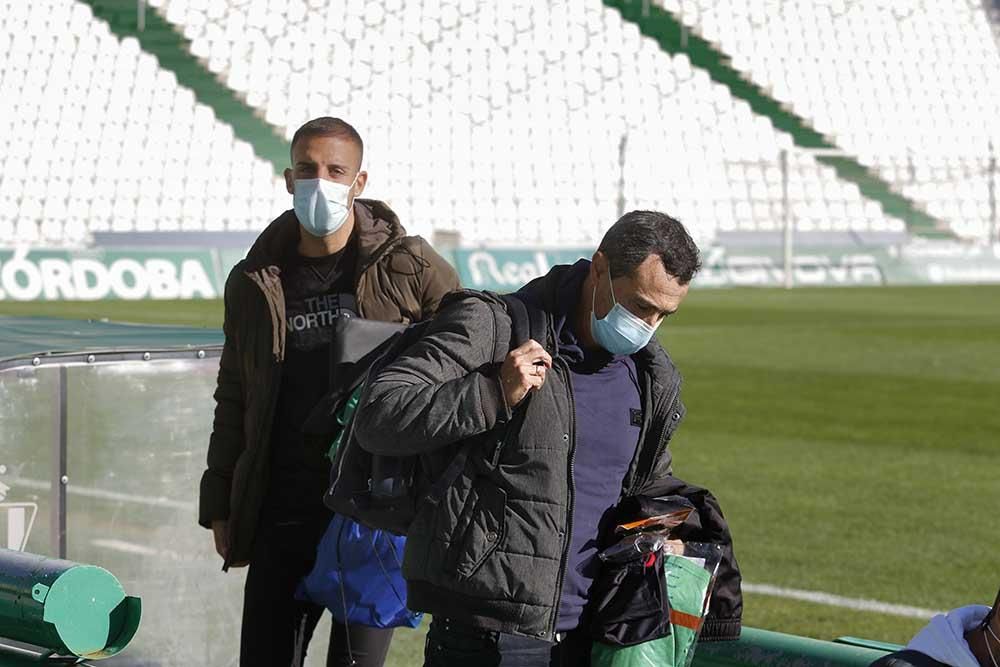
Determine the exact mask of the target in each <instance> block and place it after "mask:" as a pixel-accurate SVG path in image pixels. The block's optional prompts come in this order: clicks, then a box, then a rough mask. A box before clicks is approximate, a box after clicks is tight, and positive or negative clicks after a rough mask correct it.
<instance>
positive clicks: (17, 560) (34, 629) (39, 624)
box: [0, 549, 142, 659]
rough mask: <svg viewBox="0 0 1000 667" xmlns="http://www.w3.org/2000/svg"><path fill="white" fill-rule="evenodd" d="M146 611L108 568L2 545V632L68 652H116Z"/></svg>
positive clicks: (101, 655) (90, 655) (95, 654)
mask: <svg viewBox="0 0 1000 667" xmlns="http://www.w3.org/2000/svg"><path fill="white" fill-rule="evenodd" d="M141 615H142V610H141V603H140V601H139V599H138V598H134V597H127V596H126V595H125V590H124V588H122V585H121V584H120V583H119V582H118V580H117V579H116V578H115V577H114V575H112V574H111V573H110V572H108V571H107V570H105V569H103V568H100V567H94V566H93V565H80V564H79V563H73V562H71V561H67V560H58V559H55V558H45V557H44V556H36V555H33V554H25V553H20V552H17V551H10V550H8V549H0V637H6V638H8V639H13V640H15V641H19V642H25V643H28V644H34V645H35V646H40V647H43V648H46V649H49V650H52V651H56V652H57V653H60V654H64V655H75V656H79V657H84V658H90V659H100V658H107V657H109V656H112V655H114V654H116V653H118V652H119V651H121V650H122V649H124V648H125V647H126V646H127V645H128V643H129V642H130V641H131V640H132V637H134V636H135V633H136V631H137V630H138V629H139V619H140V617H141Z"/></svg>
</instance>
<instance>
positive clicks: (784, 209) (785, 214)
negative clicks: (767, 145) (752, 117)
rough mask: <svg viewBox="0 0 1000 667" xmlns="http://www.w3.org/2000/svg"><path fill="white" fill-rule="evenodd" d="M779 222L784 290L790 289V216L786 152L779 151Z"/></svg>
mask: <svg viewBox="0 0 1000 667" xmlns="http://www.w3.org/2000/svg"><path fill="white" fill-rule="evenodd" d="M781 218H782V220H781V222H782V229H783V230H784V236H785V239H784V241H785V244H784V245H785V262H784V266H785V289H792V286H793V284H794V281H793V279H792V215H791V211H790V210H789V207H788V150H787V149H782V150H781Z"/></svg>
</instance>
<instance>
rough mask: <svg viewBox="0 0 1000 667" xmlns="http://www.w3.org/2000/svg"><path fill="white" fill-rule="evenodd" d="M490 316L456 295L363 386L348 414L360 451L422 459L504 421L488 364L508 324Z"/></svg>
mask: <svg viewBox="0 0 1000 667" xmlns="http://www.w3.org/2000/svg"><path fill="white" fill-rule="evenodd" d="M496 312H497V308H496V307H495V306H494V305H492V304H490V303H488V302H487V301H485V300H483V299H482V298H479V297H477V296H463V293H461V292H459V293H456V294H454V295H452V298H448V299H446V300H445V301H444V303H443V305H442V309H441V311H440V312H439V313H438V315H437V316H436V317H435V318H434V319H433V320H432V321H431V322H430V323H429V324H428V325H427V330H426V331H425V332H424V335H423V336H422V337H421V338H420V340H418V341H417V342H416V343H414V344H413V345H412V346H411V347H409V348H408V349H407V350H405V351H404V352H403V353H402V354H401V355H400V356H399V357H397V358H396V360H395V361H393V362H392V363H391V364H390V365H388V366H386V367H385V368H384V369H382V370H381V371H380V372H379V373H378V374H377V375H376V376H375V377H374V378H372V380H371V381H369V383H368V384H367V386H366V389H365V392H364V393H363V395H362V397H361V401H360V405H359V407H358V412H357V414H356V416H355V420H356V421H355V434H356V436H357V439H358V443H359V444H360V445H361V447H362V448H363V449H365V450H367V451H369V452H371V453H373V454H382V455H397V456H402V455H411V454H422V453H426V452H430V451H433V450H436V449H440V448H441V447H445V446H447V445H450V444H453V443H456V442H459V441H461V440H464V439H467V438H470V437H473V436H475V435H479V434H481V433H485V432H486V431H489V430H490V429H492V428H493V427H494V426H496V425H497V424H498V423H501V422H504V421H506V420H507V419H509V418H510V411H509V410H508V408H507V405H506V401H505V400H504V396H503V391H502V389H501V387H500V380H499V377H498V375H497V368H496V367H495V364H494V360H495V358H496V357H497V355H498V350H497V341H498V340H502V341H504V342H505V345H506V343H507V342H508V341H509V340H510V320H509V318H499V317H497V316H496ZM500 329H502V330H500Z"/></svg>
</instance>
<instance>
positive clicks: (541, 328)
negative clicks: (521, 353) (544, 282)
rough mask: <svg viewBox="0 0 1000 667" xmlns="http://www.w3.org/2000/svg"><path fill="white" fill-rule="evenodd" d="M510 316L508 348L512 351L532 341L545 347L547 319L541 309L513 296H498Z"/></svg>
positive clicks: (515, 295)
mask: <svg viewBox="0 0 1000 667" xmlns="http://www.w3.org/2000/svg"><path fill="white" fill-rule="evenodd" d="M500 298H501V299H503V302H504V304H505V305H506V306H507V314H508V315H510V347H511V349H514V348H516V347H520V346H522V345H524V344H525V343H527V342H528V341H529V340H534V341H535V342H537V343H538V344H540V345H541V346H542V347H545V343H546V339H547V338H548V328H549V326H548V324H549V323H548V317H547V316H546V315H545V313H544V312H543V311H542V309H541V308H537V307H536V306H534V305H529V304H527V303H525V302H524V300H523V299H522V298H521V297H519V296H518V295H517V294H516V293H515V294H503V295H501V296H500Z"/></svg>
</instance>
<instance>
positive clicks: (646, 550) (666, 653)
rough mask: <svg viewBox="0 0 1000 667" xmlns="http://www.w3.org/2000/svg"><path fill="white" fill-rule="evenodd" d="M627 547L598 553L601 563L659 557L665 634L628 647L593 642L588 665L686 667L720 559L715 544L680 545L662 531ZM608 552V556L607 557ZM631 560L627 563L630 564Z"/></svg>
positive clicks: (706, 609) (636, 537)
mask: <svg viewBox="0 0 1000 667" xmlns="http://www.w3.org/2000/svg"><path fill="white" fill-rule="evenodd" d="M633 537H634V538H635V539H631V538H629V539H628V540H627V542H628V545H627V547H624V548H621V544H622V543H619V544H616V545H615V547H612V549H613V551H612V549H609V550H605V551H604V552H602V553H601V558H602V560H605V561H606V562H612V561H613V560H614V559H616V560H614V562H617V563H618V564H619V565H622V564H625V565H628V564H631V563H635V562H649V559H650V557H651V556H656V555H659V556H660V557H659V558H657V561H658V562H659V565H658V567H660V568H662V577H663V581H664V582H665V588H666V597H667V605H666V611H665V613H666V618H665V619H664V620H665V621H668V626H669V627H668V630H669V632H667V634H666V636H663V637H660V638H658V639H653V640H651V641H646V642H643V643H640V644H635V645H632V646H614V645H611V644H608V643H604V642H601V641H595V642H594V643H593V646H592V649H591V667H647V666H648V667H689V665H690V664H691V661H692V660H693V659H694V652H695V648H696V646H697V642H698V637H699V635H700V634H701V628H702V625H703V624H704V620H705V616H706V615H707V614H708V601H709V599H710V598H711V594H712V585H713V584H714V582H715V575H716V572H717V571H718V568H719V562H720V561H721V559H722V547H721V546H719V545H717V544H703V543H682V542H677V541H675V540H670V539H669V538H668V533H667V532H661V533H655V534H648V533H647V534H645V535H636V536H633ZM609 552H611V553H609ZM630 559H631V560H630Z"/></svg>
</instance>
